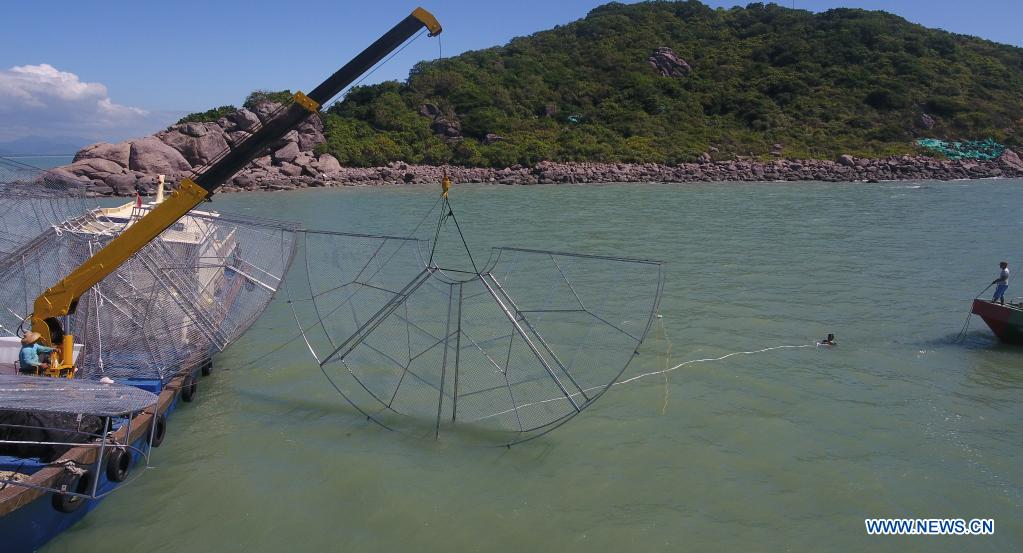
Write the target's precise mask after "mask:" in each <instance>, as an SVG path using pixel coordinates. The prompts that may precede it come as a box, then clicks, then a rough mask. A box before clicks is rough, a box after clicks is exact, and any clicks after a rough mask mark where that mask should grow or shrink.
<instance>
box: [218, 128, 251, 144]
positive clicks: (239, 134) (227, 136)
mask: <svg viewBox="0 0 1023 553" xmlns="http://www.w3.org/2000/svg"><path fill="white" fill-rule="evenodd" d="M250 136H252V135H251V134H249V133H247V132H245V131H231V132H227V133H224V140H226V141H227V144H228V145H229V146H231V147H232V148H233V147H235V146H236V145H238V144H239V143H241V141H242V140H245V139H246V138H248V137H250Z"/></svg>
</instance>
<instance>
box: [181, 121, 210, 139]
mask: <svg viewBox="0 0 1023 553" xmlns="http://www.w3.org/2000/svg"><path fill="white" fill-rule="evenodd" d="M178 130H179V131H180V132H183V133H185V134H187V135H188V136H193V137H195V138H199V137H201V136H205V135H206V133H208V132H210V129H209V127H208V126H206V123H185V124H184V125H182V126H180V127H179V128H178Z"/></svg>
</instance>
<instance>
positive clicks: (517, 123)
mask: <svg viewBox="0 0 1023 553" xmlns="http://www.w3.org/2000/svg"><path fill="white" fill-rule="evenodd" d="M449 32H450V31H449ZM661 47H668V48H671V49H672V50H673V51H674V52H675V53H676V54H677V55H678V56H679V57H681V58H682V59H684V60H685V62H687V63H688V65H689V66H690V67H691V70H680V71H678V72H677V74H678V75H681V76H667V77H666V76H662V75H661V74H660V73H659V72H658V71H657V70H656V69H655V68H654V67H653V66H652V65H651V64H650V62H649V61H648V59H649V58H650V56H651V54H652V53H653V52H654V51H655V50H657V49H658V48H661ZM1021 90H1023V48H1016V47H1013V46H1007V45H1003V44H997V43H994V42H990V41H987V40H983V39H979V38H976V37H970V36H964V35H956V34H952V33H948V32H945V31H940V30H934V29H927V28H925V27H922V26H920V25H916V24H913V23H910V22H908V21H906V20H905V19H902V18H900V17H897V16H894V15H891V14H888V13H885V12H880V11H865V10H859V9H835V10H830V11H827V12H824V13H819V14H814V13H811V12H808V11H804V10H793V9H789V8H784V7H781V6H778V5H776V4H760V3H755V4H749V5H748V6H746V7H745V8H739V7H736V8H732V9H723V8H721V9H712V8H709V7H707V6H705V5H703V4H702V3H700V2H697V1H695V0H689V1H681V2H647V3H640V4H631V5H623V4H618V3H611V4H606V5H604V6H601V7H598V8H596V9H594V10H593V11H591V12H590V13H589V14H588V15H587V16H586V17H585V18H584V19H581V20H579V21H575V22H573V23H570V24H568V25H564V26H559V27H555V28H554V29H552V30H549V31H543V32H539V33H536V34H533V35H530V36H527V37H520V38H516V39H514V40H512V41H511V42H510V43H508V44H507V45H505V46H499V47H494V48H489V49H486V50H479V51H472V52H466V53H464V54H461V55H459V56H456V57H453V58H449V59H444V60H440V61H427V62H421V63H419V64H417V65H416V66H415V67H414V68H413V69H412V71H411V72H410V75H409V78H408V80H407V81H406V82H403V83H399V82H396V81H388V82H384V83H381V84H377V85H372V86H362V87H356V88H354V89H352V90H351V91H350V92H349V93H348V94H347V96H345V98H344V99H343V100H342V101H341V102H338V103H336V104H334V105H333V106H331V107H330V109H329V110H328V111H327V113H326V114H324V115H323V122H324V134H325V136H326V139H327V141H326V143H324V144H322V145H320V146H319V147H318V150H319V151H320V152H329V153H331V154H333V155H334V156H335V157H337V158H338V160H339V161H340V162H341V163H342V164H344V165H349V166H377V165H384V164H386V163H388V162H391V161H406V162H410V163H426V164H442V163H455V164H460V165H469V166H492V167H508V166H512V165H516V164H523V165H531V164H534V163H537V162H539V161H542V160H553V161H605V162H656V163H667V164H674V163H679V162H685V161H693V160H694V159H696V158H697V157H698V156H699V155H700V154H702V153H704V152H716V153H714V157H715V158H731V157H734V156H740V155H741V156H750V155H752V156H756V157H760V158H770V157H772V156H774V155H782V156H785V157H795V158H834V157H835V156H836V155H839V154H853V155H856V156H863V157H878V156H885V155H891V154H899V153H913V152H925V151H924V150H922V149H919V148H918V147H917V146H916V145H915V144H916V142H915V141H916V139H918V138H945V139H956V140H959V139H966V140H970V139H993V140H995V141H997V142H1000V143H1003V144H1007V145H1009V146H1017V147H1018V146H1020V145H1023V95H1021V94H1020V91H1021ZM266 101H277V102H289V101H291V91H287V90H285V91H279V92H272V91H266V90H257V91H254V92H253V93H251V94H249V96H248V97H247V98H246V99H245V103H244V104H243V105H244V106H245V107H247V108H250V109H252V108H254V107H255V106H256V105H257V104H259V103H261V102H266ZM234 109H235V108H234V107H233V106H222V107H220V108H217V109H214V110H210V111H207V112H204V113H193V114H190V115H188V116H186V117H185V118H183V119H181V121H179V123H184V122H189V121H215V120H217V119H218V118H220V117H222V116H224V115H227V113H230V111H233V110H234ZM924 114H927V116H926V117H923V115H924ZM928 127H930V128H928ZM487 135H497V136H500V137H501V140H498V141H493V140H492V139H491V140H487ZM491 138H493V137H491ZM488 142H492V143H488ZM774 144H781V145H782V149H781V150H780V151H777V150H775V148H774V147H773V145H774Z"/></svg>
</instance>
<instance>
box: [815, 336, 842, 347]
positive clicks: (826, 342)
mask: <svg viewBox="0 0 1023 553" xmlns="http://www.w3.org/2000/svg"><path fill="white" fill-rule="evenodd" d="M817 345H818V346H824V347H831V346H835V345H838V344H836V343H835V335H834V334H828V337H827V338H825V339H823V340H821V341H819V342H817Z"/></svg>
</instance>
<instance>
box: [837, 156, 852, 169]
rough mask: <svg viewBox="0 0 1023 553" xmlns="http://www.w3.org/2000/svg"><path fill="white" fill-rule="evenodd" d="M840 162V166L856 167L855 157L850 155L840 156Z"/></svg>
mask: <svg viewBox="0 0 1023 553" xmlns="http://www.w3.org/2000/svg"><path fill="white" fill-rule="evenodd" d="M838 162H839V163H840V164H842V165H845V166H846V167H855V166H856V159H855V158H853V156H851V155H849V154H842V155H840V156H838Z"/></svg>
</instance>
